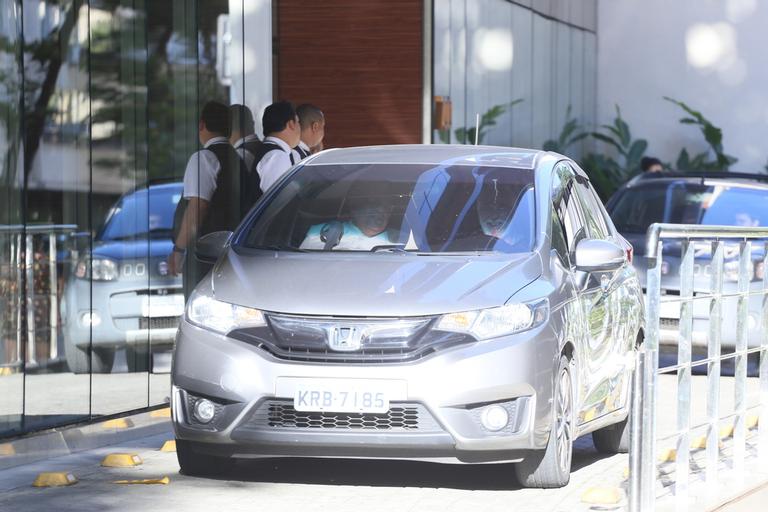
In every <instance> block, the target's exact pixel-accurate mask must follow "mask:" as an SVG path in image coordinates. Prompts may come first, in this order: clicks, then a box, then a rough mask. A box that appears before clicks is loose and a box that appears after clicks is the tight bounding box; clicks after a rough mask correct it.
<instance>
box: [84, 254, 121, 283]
mask: <svg viewBox="0 0 768 512" xmlns="http://www.w3.org/2000/svg"><path fill="white" fill-rule="evenodd" d="M118 275H119V273H118V271H117V262H115V261H114V260H110V259H109V258H99V257H95V258H93V259H91V258H89V257H83V258H80V260H79V261H78V262H77V266H75V277H79V278H80V279H93V280H94V281H114V280H115V279H117V277H118Z"/></svg>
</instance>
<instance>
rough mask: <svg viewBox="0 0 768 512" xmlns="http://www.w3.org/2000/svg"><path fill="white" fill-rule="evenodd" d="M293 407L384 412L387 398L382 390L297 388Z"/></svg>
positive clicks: (316, 409)
mask: <svg viewBox="0 0 768 512" xmlns="http://www.w3.org/2000/svg"><path fill="white" fill-rule="evenodd" d="M293 408H294V409H296V410H297V411H309V412H326V411H327V412H365V413H385V412H387V411H388V410H389V399H388V398H387V395H386V393H384V392H382V391H375V390H371V391H363V390H330V389H298V390H296V395H295V396H294V398H293Z"/></svg>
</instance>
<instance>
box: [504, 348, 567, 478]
mask: <svg viewBox="0 0 768 512" xmlns="http://www.w3.org/2000/svg"><path fill="white" fill-rule="evenodd" d="M572 374H573V372H572V371H571V365H570V363H569V361H568V359H567V358H566V357H565V356H561V358H560V366H559V368H558V370H557V379H556V381H555V390H554V397H555V398H554V400H553V402H554V403H553V406H552V430H551V431H550V435H549V441H548V442H547V447H546V449H544V450H537V451H535V452H533V453H531V454H530V455H529V456H527V457H526V458H525V459H523V461H522V462H518V463H517V464H515V474H516V475H517V480H518V482H519V483H520V485H522V486H523V487H538V488H542V489H552V488H556V487H564V486H566V485H568V482H569V481H570V479H571V461H572V458H573V432H574V421H573V417H574V416H573V411H574V407H573V378H572Z"/></svg>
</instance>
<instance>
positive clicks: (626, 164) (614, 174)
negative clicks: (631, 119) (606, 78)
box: [582, 105, 648, 199]
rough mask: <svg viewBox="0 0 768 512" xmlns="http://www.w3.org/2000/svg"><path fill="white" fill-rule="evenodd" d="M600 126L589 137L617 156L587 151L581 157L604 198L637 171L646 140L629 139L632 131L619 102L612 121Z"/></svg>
mask: <svg viewBox="0 0 768 512" xmlns="http://www.w3.org/2000/svg"><path fill="white" fill-rule="evenodd" d="M601 128H602V131H597V132H592V133H591V135H592V137H593V138H595V139H596V140H599V141H600V142H603V143H605V144H608V145H609V146H611V147H613V148H614V149H615V150H616V151H617V153H618V158H613V157H610V156H607V155H604V154H597V153H590V154H589V155H587V156H586V157H585V158H584V159H583V160H582V165H583V167H584V170H585V171H586V172H587V174H589V176H590V179H591V181H592V183H593V184H594V185H595V189H597V192H598V194H600V196H601V197H602V198H604V199H606V198H608V197H609V196H610V195H611V194H612V193H613V191H614V190H616V188H618V187H619V186H621V184H622V183H624V182H625V181H627V180H628V179H629V178H630V177H632V176H633V175H635V174H637V173H638V172H639V171H640V160H642V158H643V155H645V152H646V150H647V149H648V141H647V140H645V139H632V131H631V130H630V129H629V125H628V124H627V122H626V121H625V120H624V118H623V117H621V109H620V108H619V106H618V105H616V117H615V118H614V119H613V123H612V124H605V125H602V126H601Z"/></svg>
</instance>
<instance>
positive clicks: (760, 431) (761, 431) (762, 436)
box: [757, 242, 768, 460]
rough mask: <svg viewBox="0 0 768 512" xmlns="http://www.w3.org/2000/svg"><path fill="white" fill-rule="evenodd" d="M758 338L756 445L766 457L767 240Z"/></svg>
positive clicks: (764, 249) (767, 431)
mask: <svg viewBox="0 0 768 512" xmlns="http://www.w3.org/2000/svg"><path fill="white" fill-rule="evenodd" d="M760 317H761V322H760V323H761V325H762V337H761V338H760V370H759V372H760V373H759V378H760V392H759V403H760V411H759V419H758V423H757V435H758V441H757V443H758V444H757V447H758V455H759V457H760V458H761V459H763V460H766V458H768V242H766V243H765V246H764V247H763V308H762V315H761V316H760Z"/></svg>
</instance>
